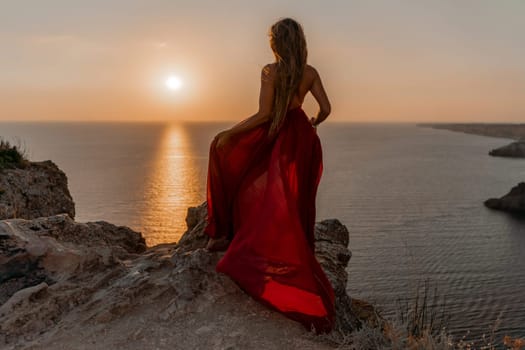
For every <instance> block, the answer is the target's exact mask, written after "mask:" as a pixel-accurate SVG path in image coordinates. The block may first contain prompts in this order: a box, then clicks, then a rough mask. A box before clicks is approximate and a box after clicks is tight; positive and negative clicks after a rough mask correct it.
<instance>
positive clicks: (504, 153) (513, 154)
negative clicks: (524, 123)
mask: <svg viewBox="0 0 525 350" xmlns="http://www.w3.org/2000/svg"><path fill="white" fill-rule="evenodd" d="M489 155H491V156H494V157H509V158H525V141H516V142H512V143H510V144H508V145H506V146H503V147H499V148H496V149H493V150H492V151H490V152H489Z"/></svg>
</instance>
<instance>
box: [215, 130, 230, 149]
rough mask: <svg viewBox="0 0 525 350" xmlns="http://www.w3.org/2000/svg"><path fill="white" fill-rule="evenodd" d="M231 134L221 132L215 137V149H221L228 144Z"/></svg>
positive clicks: (226, 131)
mask: <svg viewBox="0 0 525 350" xmlns="http://www.w3.org/2000/svg"><path fill="white" fill-rule="evenodd" d="M230 138H231V133H230V131H229V130H225V131H221V132H220V133H218V134H217V136H215V139H216V140H217V143H216V144H215V147H217V148H223V147H224V146H225V145H226V144H228V142H229V141H230Z"/></svg>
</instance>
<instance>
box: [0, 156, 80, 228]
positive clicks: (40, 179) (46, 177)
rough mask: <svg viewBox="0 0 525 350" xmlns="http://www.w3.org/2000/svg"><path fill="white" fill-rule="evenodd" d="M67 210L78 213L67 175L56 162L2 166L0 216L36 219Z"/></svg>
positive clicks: (72, 215) (0, 217)
mask: <svg viewBox="0 0 525 350" xmlns="http://www.w3.org/2000/svg"><path fill="white" fill-rule="evenodd" d="M63 213H65V214H68V215H69V216H70V217H71V218H74V217H75V203H74V202H73V199H72V198H71V194H70V193H69V189H68V186H67V177H66V175H65V174H64V172H63V171H62V170H60V169H59V168H58V167H57V166H56V164H55V163H53V162H52V161H50V160H47V161H44V162H27V164H26V165H24V166H23V167H20V168H12V169H0V219H11V218H22V219H35V218H38V217H42V216H52V215H56V214H63Z"/></svg>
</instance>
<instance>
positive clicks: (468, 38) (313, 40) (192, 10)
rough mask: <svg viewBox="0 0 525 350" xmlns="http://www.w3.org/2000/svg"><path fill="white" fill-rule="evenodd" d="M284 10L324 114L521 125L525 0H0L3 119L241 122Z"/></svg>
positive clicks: (252, 104) (524, 114)
mask: <svg viewBox="0 0 525 350" xmlns="http://www.w3.org/2000/svg"><path fill="white" fill-rule="evenodd" d="M285 16H290V17H293V18H295V19H297V20H298V21H299V22H301V23H302V24H303V26H304V30H305V34H306V37H307V41H308V46H309V63H310V64H312V65H313V66H315V67H316V68H317V69H318V71H319V72H320V74H321V76H322V78H323V81H324V84H325V87H326V90H327V92H328V94H329V97H330V98H331V102H332V107H333V108H332V111H333V114H332V116H331V117H330V120H333V121H358V122H364V121H369V122H382V121H403V122H421V121H429V122H430V121H433V122H435V121H443V122H445V121H446V122H450V121H455V122H467V121H471V122H474V121H476V122H477V121H479V122H524V121H525V1H522V0H504V1H503V0H493V1H484V0H464V1H456V0H434V1H425V0H384V1H373V0H372V1H371V0H361V1H291V0H288V1H284V0H266V1H241V0H224V1H215V0H209V1H198V0H194V1H178V0H163V1H161V0H147V1H146V0H142V1H138V0H90V1H78V0H46V1H41V0H34V1H28V0H0V47H1V51H0V52H1V54H0V72H1V74H0V121H3V120H4V121H5V120H72V121H79V120H119V121H135V120H141V121H144V120H168V121H179V120H196V121H201V120H241V119H244V118H246V117H248V116H250V115H251V114H253V113H254V112H255V111H256V109H257V103H258V93H259V74H260V70H261V68H262V67H263V66H264V65H265V64H266V63H268V62H271V61H272V60H273V56H272V53H271V50H270V48H269V46H268V35H267V33H268V27H269V26H270V25H271V24H272V23H273V22H274V21H276V20H277V19H279V18H281V17H285ZM171 75H176V76H178V77H180V79H182V80H183V86H182V87H181V88H180V89H178V90H173V91H172V90H169V89H168V88H167V87H166V85H165V81H166V79H168V77H169V76H171ZM305 109H306V110H307V112H308V113H313V112H314V111H315V107H314V105H313V103H312V99H311V98H310V99H309V100H308V101H307V103H306V106H305Z"/></svg>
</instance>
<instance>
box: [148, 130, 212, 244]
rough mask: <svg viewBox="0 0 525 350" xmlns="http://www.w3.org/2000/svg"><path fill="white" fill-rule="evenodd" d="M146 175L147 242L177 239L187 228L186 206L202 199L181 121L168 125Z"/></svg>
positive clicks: (158, 242) (202, 192)
mask: <svg viewBox="0 0 525 350" xmlns="http://www.w3.org/2000/svg"><path fill="white" fill-rule="evenodd" d="M159 144H160V146H159V148H158V151H157V154H156V157H155V161H154V162H153V168H152V169H151V171H150V176H149V177H148V178H147V179H146V181H147V183H146V186H145V193H144V196H145V198H144V203H145V204H144V210H143V214H142V218H141V226H142V228H143V232H142V233H143V235H144V237H145V239H146V243H147V245H148V246H153V245H155V244H160V243H166V242H174V241H177V240H178V239H179V238H180V236H181V235H182V233H183V232H184V231H185V229H186V222H185V218H186V210H187V208H188V207H189V206H194V205H197V204H199V203H201V202H202V201H203V200H204V194H205V192H204V191H205V189H204V186H203V184H202V181H200V178H199V174H198V170H197V166H196V164H195V155H194V150H193V149H192V145H191V143H190V142H189V135H188V133H187V131H186V129H185V128H184V125H181V124H174V125H167V126H166V129H165V130H164V133H163V134H162V138H161V140H160V142H159Z"/></svg>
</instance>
